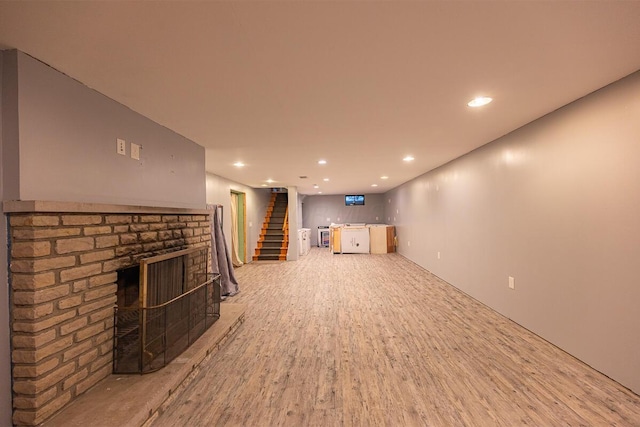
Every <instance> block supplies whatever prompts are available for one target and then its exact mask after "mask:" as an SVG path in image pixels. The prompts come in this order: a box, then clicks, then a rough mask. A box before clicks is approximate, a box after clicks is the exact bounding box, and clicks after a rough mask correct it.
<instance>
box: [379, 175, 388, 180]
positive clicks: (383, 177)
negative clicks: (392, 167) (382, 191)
mask: <svg viewBox="0 0 640 427" xmlns="http://www.w3.org/2000/svg"><path fill="white" fill-rule="evenodd" d="M380 179H389V177H388V176H386V175H382V176H381V177H380Z"/></svg>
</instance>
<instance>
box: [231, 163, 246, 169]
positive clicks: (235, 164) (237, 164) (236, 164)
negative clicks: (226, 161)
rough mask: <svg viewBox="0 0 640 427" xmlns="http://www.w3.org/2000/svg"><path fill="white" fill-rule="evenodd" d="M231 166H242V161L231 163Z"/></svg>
mask: <svg viewBox="0 0 640 427" xmlns="http://www.w3.org/2000/svg"><path fill="white" fill-rule="evenodd" d="M233 166H235V167H237V168H241V167H243V166H244V163H242V162H235V163H234V164H233Z"/></svg>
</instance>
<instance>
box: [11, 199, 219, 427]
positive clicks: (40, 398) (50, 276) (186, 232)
mask: <svg viewBox="0 0 640 427" xmlns="http://www.w3.org/2000/svg"><path fill="white" fill-rule="evenodd" d="M3 208H4V211H5V213H6V214H7V215H8V224H9V230H8V233H9V235H8V237H9V239H8V240H9V245H10V260H9V262H10V267H9V282H10V289H11V295H10V301H11V302H10V305H11V306H10V311H11V313H10V316H11V345H12V348H11V357H12V364H13V368H12V377H13V378H12V379H13V408H14V412H13V422H14V424H16V425H38V424H40V423H42V422H43V421H45V420H46V419H48V418H49V417H51V416H52V415H53V414H55V413H56V412H58V411H59V410H60V409H62V408H63V407H65V406H66V405H67V404H69V403H70V402H72V401H73V400H74V399H75V398H76V397H77V396H79V395H80V394H82V393H84V392H85V391H87V390H88V389H89V388H91V387H92V386H94V385H95V384H97V383H98V382H99V381H100V380H102V379H104V378H106V377H108V376H109V375H111V373H112V363H113V344H114V329H113V328H114V308H115V304H116V301H117V279H118V273H117V271H118V270H120V269H124V268H127V267H130V266H134V265H138V264H139V263H140V260H142V259H144V258H149V257H152V256H157V255H162V254H166V253H169V252H175V251H178V250H184V249H188V248H205V249H207V250H208V252H207V253H210V246H211V223H210V214H211V212H210V211H207V210H204V209H202V210H201V209H181V208H156V207H139V206H119V205H104V204H88V203H73V202H41V201H13V202H4V204H3Z"/></svg>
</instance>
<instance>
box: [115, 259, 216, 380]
mask: <svg viewBox="0 0 640 427" xmlns="http://www.w3.org/2000/svg"><path fill="white" fill-rule="evenodd" d="M208 266H209V253H208V248H192V249H185V250H181V251H176V252H172V253H168V254H164V255H159V256H154V257H150V258H144V259H142V260H141V261H140V264H139V265H136V266H131V267H128V268H124V269H121V270H119V271H118V282H117V283H118V290H117V306H116V309H115V322H114V346H113V372H114V373H118V374H123V373H147V372H153V371H155V370H158V369H160V368H162V367H163V366H165V365H166V364H168V363H169V362H170V361H171V360H173V359H174V358H175V357H177V356H178V355H180V354H181V353H182V352H183V351H184V350H185V349H186V348H188V347H189V346H190V345H191V344H192V343H193V342H195V340H196V339H198V338H199V337H200V336H201V335H202V334H203V333H204V332H205V331H206V330H207V329H208V328H209V327H210V326H211V325H212V324H213V323H214V322H215V321H216V320H217V319H218V318H219V317H220V275H218V274H215V275H214V274H210V273H209V272H208Z"/></svg>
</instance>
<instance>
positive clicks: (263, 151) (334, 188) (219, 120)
mask: <svg viewBox="0 0 640 427" xmlns="http://www.w3.org/2000/svg"><path fill="white" fill-rule="evenodd" d="M0 48H17V49H20V50H22V51H23V52H26V53H28V54H30V55H32V56H34V57H36V58H38V59H40V60H41V61H43V62H45V63H47V64H49V65H51V66H53V67H54V68H56V69H58V70H60V71H62V72H64V73H66V74H67V75H69V76H71V77H73V78H75V79H77V80H79V81H81V82H83V83H84V84H86V85H87V86H90V87H92V88H94V89H96V90H98V91H99V92H102V93H103V94H105V95H107V96H109V97H111V98H113V99H115V100H116V101H118V102H120V103H122V104H124V105H127V106H128V107H130V108H131V109H133V110H135V111H137V112H139V113H141V114H143V115H145V116H147V117H149V118H151V119H152V120H154V121H156V122H158V123H160V124H162V125H164V126H166V127H168V128H170V129H173V130H174V131H176V132H178V133H180V134H182V135H184V136H186V137H188V138H190V139H192V140H193V141H195V142H197V143H198V144H200V145H202V146H204V147H205V148H206V164H207V170H208V171H210V172H212V173H215V174H218V175H221V176H224V177H226V178H228V179H231V180H234V181H237V182H240V183H243V184H246V185H249V186H252V187H260V186H261V185H262V184H263V183H264V182H265V180H267V179H268V178H271V179H273V180H276V183H274V184H272V185H273V186H297V187H298V190H299V191H300V192H301V193H302V194H315V193H317V192H318V191H323V194H344V193H376V192H384V191H386V190H389V189H391V188H393V187H395V186H397V185H399V184H401V183H403V182H405V181H407V180H409V179H411V178H413V177H415V176H418V175H420V174H422V173H424V172H426V171H429V170H431V169H433V168H435V167H437V166H439V165H442V164H444V163H446V162H448V161H450V160H452V159H454V158H456V157H458V156H460V155H462V154H465V153H467V152H469V151H471V150H473V149H475V148H477V147H479V146H481V145H483V144H486V143H487V142H490V141H492V140H494V139H496V138H498V137H500V136H502V135H504V134H506V133H508V132H510V131H512V130H514V129H516V128H518V127H520V126H522V125H524V124H526V123H528V122H530V121H532V120H534V119H536V118H538V117H540V116H542V115H544V114H547V113H549V112H551V111H553V110H555V109H557V108H559V107H561V106H563V105H566V104H567V103H569V102H571V101H573V100H575V99H577V98H580V97H582V96H584V95H586V94H588V93H589V92H592V91H594V90H596V89H598V88H600V87H602V86H605V85H607V84H608V83H611V82H613V81H615V80H617V79H620V78H622V77H624V76H625V75H628V74H630V73H632V72H634V71H636V70H638V69H640V1H596V2H586V1H488V2H484V1H469V2H465V1H429V2H397V1H395V2H268V1H261V2H193V1H173V2H152V1H144V2H142V1H140V2H6V1H2V2H0ZM479 94H482V95H488V96H491V97H493V98H494V102H493V103H492V104H489V105H488V106H487V107H484V108H482V109H475V110H473V109H471V108H469V107H467V105H466V103H467V101H469V100H470V99H471V98H472V97H474V96H476V95H479ZM407 154H412V155H413V156H414V157H415V159H416V160H415V161H414V162H412V163H411V164H406V163H404V162H403V161H402V158H403V157H404V156H405V155H407ZM321 158H323V159H326V160H327V161H328V164H327V165H325V166H319V165H318V164H317V160H318V159H321ZM236 161H242V162H244V163H245V164H246V166H245V167H244V168H242V169H238V168H236V167H234V166H233V165H232V164H233V163H234V162H236ZM301 175H306V176H308V178H307V179H300V178H299V177H300V176H301ZM382 175H388V176H389V179H388V180H386V181H383V180H381V179H380V176H382ZM325 177H328V178H330V181H329V182H323V178H325ZM374 183H377V184H378V185H379V186H378V187H375V188H373V187H371V184H374ZM313 184H318V185H319V186H320V189H314V188H313Z"/></svg>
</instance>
